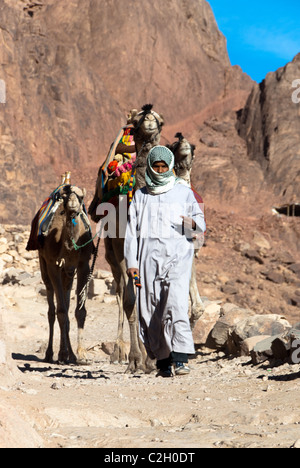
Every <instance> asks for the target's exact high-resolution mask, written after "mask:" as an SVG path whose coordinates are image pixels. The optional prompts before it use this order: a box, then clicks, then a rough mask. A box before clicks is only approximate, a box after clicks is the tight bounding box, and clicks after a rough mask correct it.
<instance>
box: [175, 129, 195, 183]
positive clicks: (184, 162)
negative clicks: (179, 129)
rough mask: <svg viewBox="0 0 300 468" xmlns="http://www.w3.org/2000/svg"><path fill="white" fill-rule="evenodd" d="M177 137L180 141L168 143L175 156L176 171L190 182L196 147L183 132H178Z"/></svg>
mask: <svg viewBox="0 0 300 468" xmlns="http://www.w3.org/2000/svg"><path fill="white" fill-rule="evenodd" d="M175 138H178V141H175V142H174V143H173V144H172V145H168V148H169V149H170V150H171V151H172V153H173V154H174V156H175V172H176V175H177V176H178V177H181V178H182V179H184V180H186V182H187V183H188V184H190V175H191V170H192V165H193V160H194V151H195V149H196V147H195V145H192V144H191V143H189V141H188V140H187V139H186V138H184V136H183V135H182V133H176V135H175Z"/></svg>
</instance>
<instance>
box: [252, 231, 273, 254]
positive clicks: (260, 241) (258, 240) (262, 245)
mask: <svg viewBox="0 0 300 468" xmlns="http://www.w3.org/2000/svg"><path fill="white" fill-rule="evenodd" d="M253 242H254V244H255V245H256V247H258V248H259V249H263V250H264V249H266V250H270V249H271V245H270V242H269V241H268V240H267V239H266V238H265V237H264V236H263V235H262V234H261V233H260V232H258V231H255V232H254V236H253Z"/></svg>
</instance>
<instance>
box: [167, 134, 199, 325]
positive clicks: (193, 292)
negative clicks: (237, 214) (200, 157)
mask: <svg viewBox="0 0 300 468" xmlns="http://www.w3.org/2000/svg"><path fill="white" fill-rule="evenodd" d="M175 138H178V140H177V141H175V142H174V143H172V145H168V148H170V150H171V151H172V152H173V154H174V156H175V172H176V175H177V177H180V178H181V179H183V180H184V181H185V183H186V184H187V185H188V186H189V187H191V171H192V166H193V160H194V157H195V156H194V152H195V149H196V147H195V145H192V144H191V143H189V141H188V140H187V139H186V138H184V136H183V135H182V133H176V135H175ZM198 252H199V250H198V249H197V248H195V257H196V258H198ZM190 300H191V317H190V323H191V327H192V329H193V328H194V326H195V324H196V322H197V320H198V319H199V318H200V317H201V315H202V314H203V312H204V306H203V302H202V300H201V297H200V294H199V290H198V286H197V276H196V265H195V261H194V263H193V268H192V277H191V283H190Z"/></svg>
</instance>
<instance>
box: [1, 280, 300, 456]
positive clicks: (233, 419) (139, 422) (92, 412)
mask: <svg viewBox="0 0 300 468" xmlns="http://www.w3.org/2000/svg"><path fill="white" fill-rule="evenodd" d="M0 295H1V304H4V306H3V309H2V315H3V321H4V325H5V327H6V330H7V336H9V341H10V349H11V351H12V356H13V363H14V365H15V366H17V367H18V369H19V370H18V373H17V376H16V377H14V379H13V382H12V383H10V384H9V385H6V384H4V385H3V386H1V383H0V401H1V403H0V421H1V424H0V446H1V445H2V446H14V447H15V446H19V445H21V446H22V445H24V444H25V445H30V446H35V447H38V446H41V447H66V448H67V447H106V448H117V447H127V448H130V447H135V448H140V447H149V448H163V447H168V448H201V447H291V446H294V445H295V443H296V446H297V441H298V440H299V439H300V429H299V427H300V426H299V425H300V407H299V390H300V373H299V370H300V368H299V365H297V366H296V365H294V366H289V365H284V366H280V367H275V368H270V367H268V365H262V366H257V367H253V366H252V365H251V364H249V358H236V359H231V360H230V359H227V358H225V357H224V356H223V354H222V353H219V354H216V353H209V354H208V353H207V354H205V353H198V354H197V356H196V358H195V359H194V360H193V361H191V367H192V373H191V375H189V376H185V377H181V378H179V377H177V378H174V379H161V378H157V377H156V376H155V374H151V375H127V374H125V373H124V372H125V370H126V365H125V364H124V365H111V364H110V362H109V357H108V355H107V354H105V353H104V352H103V350H102V349H101V344H102V342H105V343H107V346H108V345H109V343H110V342H112V341H114V339H115V334H116V328H117V305H116V303H114V302H113V303H111V304H104V303H101V302H100V301H99V300H93V301H89V303H88V310H89V314H88V319H87V323H86V335H85V342H86V346H87V348H89V358H90V359H91V361H92V364H91V365H89V366H86V367H83V366H81V367H76V366H60V365H56V364H54V365H48V364H45V363H44V362H42V358H43V356H44V352H45V347H46V343H47V335H48V326H47V304H46V301H45V298H43V297H42V296H41V295H38V296H37V294H36V292H35V290H34V289H32V288H31V287H20V286H11V285H7V286H1V289H0ZM72 306H73V307H72V310H73V309H74V301H72ZM71 318H72V320H71V330H72V340H73V343H74V347H75V344H76V325H75V320H74V318H73V314H72V315H71ZM56 331H57V333H56V352H57V350H58V330H57V329H56ZM11 408H13V411H14V413H13V414H12V413H11V412H10V411H9V409H11ZM8 414H9V415H10V420H8V418H6V419H5V415H6V416H7V415H8ZM5 429H8V431H7V430H6V432H5ZM22 429H23V436H22V437H19V438H18V434H19V433H20V434H21V433H22ZM9 430H10V431H14V434H13V435H11V437H10V438H9V436H8V435H9ZM26 431H27V433H28V434H29V432H28V431H34V437H33V435H32V434H30V437H29V436H28V440H26V438H25V442H24V434H25V433H26ZM5 433H6V439H5V438H4V435H3V434H5ZM298 444H299V442H298Z"/></svg>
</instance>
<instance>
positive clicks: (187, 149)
mask: <svg viewBox="0 0 300 468" xmlns="http://www.w3.org/2000/svg"><path fill="white" fill-rule="evenodd" d="M190 152H191V147H190V145H186V146H183V147H181V148H180V151H179V153H180V155H182V156H188V155H189V154H190Z"/></svg>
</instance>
